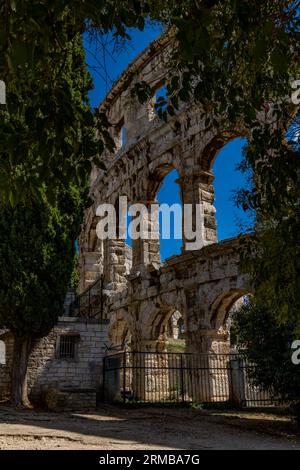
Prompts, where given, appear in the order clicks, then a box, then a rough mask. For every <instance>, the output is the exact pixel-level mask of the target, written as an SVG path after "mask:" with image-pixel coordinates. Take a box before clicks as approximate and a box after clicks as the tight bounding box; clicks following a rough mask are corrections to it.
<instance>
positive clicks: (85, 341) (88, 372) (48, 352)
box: [28, 317, 108, 407]
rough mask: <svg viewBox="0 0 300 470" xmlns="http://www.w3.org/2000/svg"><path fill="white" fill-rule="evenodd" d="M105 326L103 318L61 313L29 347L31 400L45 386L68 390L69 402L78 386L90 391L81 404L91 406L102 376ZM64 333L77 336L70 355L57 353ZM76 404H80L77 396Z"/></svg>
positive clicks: (35, 397) (42, 391)
mask: <svg viewBox="0 0 300 470" xmlns="http://www.w3.org/2000/svg"><path fill="white" fill-rule="evenodd" d="M107 327H108V325H107V322H104V321H99V320H87V321H83V320H82V319H80V318H76V317H62V318H61V319H60V321H59V322H58V324H57V325H56V326H55V327H54V329H53V330H52V332H51V333H50V334H49V335H48V336H47V337H45V338H42V339H41V340H40V341H38V343H37V344H36V345H35V347H34V349H33V351H32V354H31V357H30V362H29V376H28V386H29V391H30V396H31V398H32V400H34V401H36V400H40V398H41V397H44V396H45V394H46V393H47V390H48V389H50V390H57V391H58V392H63V393H65V394H69V390H70V396H71V397H72V399H70V402H73V404H74V397H75V396H76V393H77V396H78V397H79V396H80V390H86V389H88V390H92V391H94V393H90V397H92V398H91V400H90V403H87V401H86V400H84V403H83V402H82V405H83V407H86V406H87V405H89V406H95V405H96V392H97V391H98V389H99V386H100V381H101V378H102V358H103V356H104V354H105V343H107V342H108V340H107ZM65 335H77V336H78V341H77V344H76V354H75V357H74V358H65V359H64V358H61V357H60V356H59V340H60V337H61V336H65ZM83 393H84V392H83ZM77 401H78V400H77ZM77 404H78V405H79V404H80V399H79V403H77ZM76 406H77V405H76Z"/></svg>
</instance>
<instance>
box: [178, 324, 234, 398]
mask: <svg viewBox="0 0 300 470" xmlns="http://www.w3.org/2000/svg"><path fill="white" fill-rule="evenodd" d="M186 348H187V352H190V353H193V354H192V355H191V356H190V359H189V361H190V368H191V370H192V373H191V378H190V380H191V386H190V388H191V393H192V396H193V399H194V400H195V401H198V402H218V401H228V400H229V399H230V390H231V378H230V369H231V367H230V358H229V356H228V354H229V352H230V341H229V333H227V332H225V333H222V334H220V333H218V331H217V330H210V329H206V330H205V329H201V330H198V331H193V332H187V333H186Z"/></svg>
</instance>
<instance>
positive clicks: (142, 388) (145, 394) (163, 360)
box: [132, 340, 169, 402]
mask: <svg viewBox="0 0 300 470" xmlns="http://www.w3.org/2000/svg"><path fill="white" fill-rule="evenodd" d="M165 348H166V342H165V341H157V340H144V341H142V342H140V344H139V349H138V351H139V352H136V353H135V354H133V355H132V368H133V369H132V370H133V376H132V388H133V396H134V399H136V400H138V401H145V402H160V401H163V400H164V399H166V397H167V394H168V389H169V387H168V384H169V375H168V355H167V354H165V353H164V352H165Z"/></svg>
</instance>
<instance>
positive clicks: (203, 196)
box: [178, 171, 217, 250]
mask: <svg viewBox="0 0 300 470" xmlns="http://www.w3.org/2000/svg"><path fill="white" fill-rule="evenodd" d="M213 181H214V176H213V174H212V172H210V171H200V172H197V173H194V174H192V175H188V176H184V177H182V178H180V179H179V180H178V182H179V184H180V187H181V198H182V201H183V204H192V208H193V219H192V228H193V231H195V230H196V228H197V226H196V205H197V204H199V205H200V206H201V217H202V224H201V230H202V232H201V235H202V238H203V241H202V246H205V245H208V244H209V243H215V242H216V241H217V225H216V215H215V213H216V210H215V208H214V206H213V203H214V187H213ZM197 233H199V230H198V231H197ZM183 242H184V247H183V249H184V250H186V249H187V242H188V240H187V239H186V237H185V233H184V218H183ZM200 248H201V246H200Z"/></svg>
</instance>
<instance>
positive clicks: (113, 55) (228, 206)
mask: <svg viewBox="0 0 300 470" xmlns="http://www.w3.org/2000/svg"><path fill="white" fill-rule="evenodd" d="M160 32H161V29H160V28H159V27H158V26H152V25H148V26H147V28H146V29H145V30H144V31H143V32H141V31H139V30H130V31H129V34H130V35H131V37H132V41H131V42H128V43H127V44H126V47H120V48H119V50H117V51H116V50H114V49H113V46H112V43H111V37H107V38H103V40H102V44H103V45H104V47H102V46H101V47H99V43H98V45H96V44H95V43H94V42H93V41H90V39H89V38H88V37H85V41H84V44H85V49H86V56H87V63H88V65H89V66H90V73H91V75H92V77H93V79H94V90H93V91H91V93H90V101H91V105H92V106H93V107H97V106H98V105H99V103H100V102H101V100H102V99H103V98H104V97H105V95H106V93H107V92H108V91H109V89H110V88H111V86H112V83H113V81H115V80H116V79H117V78H118V77H119V76H120V74H121V73H122V72H123V71H124V70H125V69H126V67H127V66H128V64H129V63H130V62H131V61H132V60H133V59H134V58H135V57H136V56H137V55H138V54H139V53H140V52H142V51H143V50H144V49H145V48H146V47H147V45H148V44H149V43H150V42H151V41H153V40H154V39H155V38H156V37H157V36H158V35H159V34H160ZM103 51H105V52H103ZM104 64H105V66H104ZM244 144H245V140H243V139H235V140H234V141H232V142H229V143H228V144H227V145H226V146H225V147H223V149H222V150H221V152H220V153H219V155H218V156H217V158H216V160H215V163H214V166H213V171H214V175H215V184H214V186H215V207H216V209H217V225H218V239H219V240H224V239H226V238H230V237H232V236H236V235H238V234H239V233H240V231H241V230H240V225H241V224H243V223H246V222H247V217H246V216H245V214H244V213H243V211H242V210H239V209H238V208H237V207H236V206H235V204H234V201H233V191H234V190H236V189H238V188H239V187H242V186H244V176H243V175H242V174H241V173H240V172H238V171H236V166H237V164H238V163H239V162H240V161H241V158H242V148H243V146H244ZM177 178H178V175H177V174H176V171H173V172H171V173H170V174H169V175H167V177H166V178H165V180H164V182H163V185H162V187H161V189H160V191H159V193H158V195H157V198H158V201H159V203H168V204H174V203H180V195H179V188H178V185H177V184H176V183H175V180H176V179H177ZM181 245H182V243H181V241H180V240H174V239H171V240H161V257H162V260H164V259H166V258H168V257H169V256H172V255H174V254H179V253H180V251H181Z"/></svg>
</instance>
